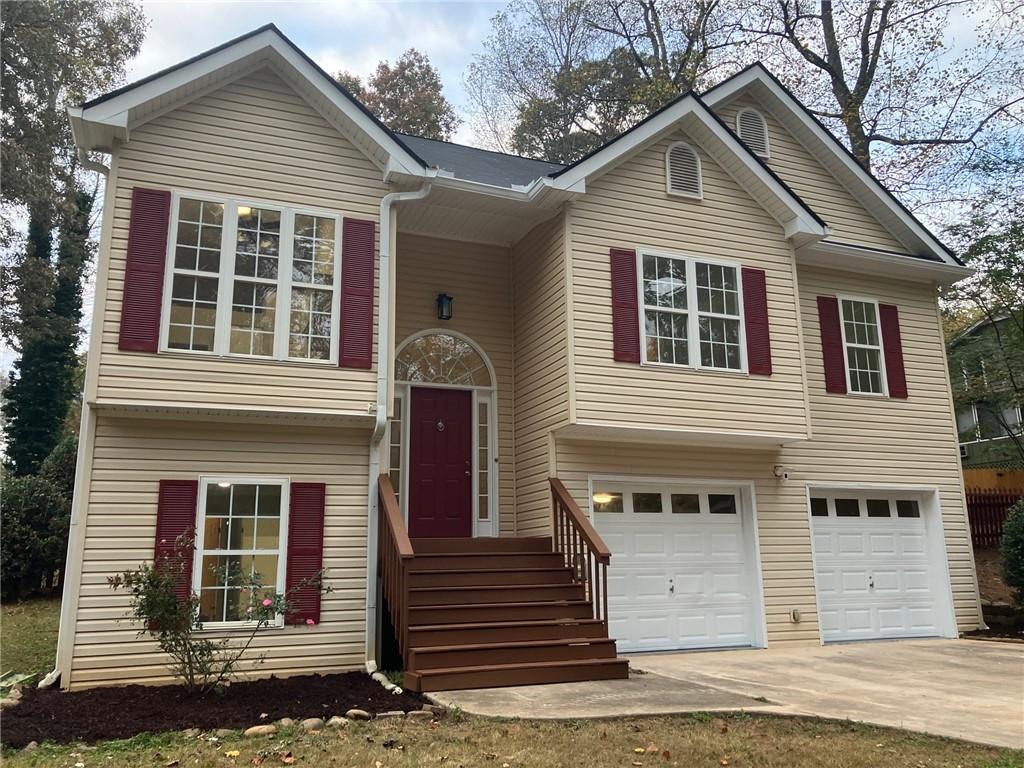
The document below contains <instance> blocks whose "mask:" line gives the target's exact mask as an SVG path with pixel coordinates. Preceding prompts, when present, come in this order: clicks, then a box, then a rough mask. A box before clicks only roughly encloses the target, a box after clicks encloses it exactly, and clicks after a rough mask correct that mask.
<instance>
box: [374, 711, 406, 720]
mask: <svg viewBox="0 0 1024 768" xmlns="http://www.w3.org/2000/svg"><path fill="white" fill-rule="evenodd" d="M393 717H405V712H403V711H402V710H400V709H395V710H392V711H391V712H381V713H380V714H379V715H377V719H378V720H388V719H390V718H393Z"/></svg>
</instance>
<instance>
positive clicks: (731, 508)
mask: <svg viewBox="0 0 1024 768" xmlns="http://www.w3.org/2000/svg"><path fill="white" fill-rule="evenodd" d="M593 508H594V522H595V527H596V528H597V530H598V532H599V533H600V534H601V537H602V538H603V539H604V541H605V543H606V544H607V545H608V547H609V549H610V550H611V552H612V561H611V567H610V568H609V570H608V597H609V609H608V612H609V632H610V634H611V636H612V637H614V638H615V639H616V641H617V643H618V649H619V651H621V652H625V653H629V652H633V651H661V650H675V649H692V648H722V647H733V646H749V645H753V644H754V643H755V637H756V636H757V634H758V622H759V616H760V614H759V612H758V611H755V605H759V602H760V601H759V600H756V599H755V593H756V589H755V586H754V585H755V584H756V581H755V574H756V568H755V565H754V562H755V557H754V556H753V555H752V553H751V549H752V544H753V535H752V534H753V532H752V531H751V530H748V529H749V528H750V526H751V523H750V520H749V517H748V514H746V513H745V512H744V504H743V496H742V493H741V491H740V489H737V488H728V487H722V488H707V487H705V488H688V487H680V486H675V485H673V486H669V487H664V486H659V485H655V484H651V485H625V484H617V483H613V482H598V481H596V480H595V481H594V498H593ZM755 617H757V618H756V619H755Z"/></svg>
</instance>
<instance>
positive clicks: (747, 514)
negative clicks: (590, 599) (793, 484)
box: [585, 473, 768, 648]
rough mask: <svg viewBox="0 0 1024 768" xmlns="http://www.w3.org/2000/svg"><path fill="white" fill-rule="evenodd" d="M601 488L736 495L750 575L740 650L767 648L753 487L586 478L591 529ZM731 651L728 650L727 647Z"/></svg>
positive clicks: (726, 481)
mask: <svg viewBox="0 0 1024 768" xmlns="http://www.w3.org/2000/svg"><path fill="white" fill-rule="evenodd" d="M601 484H611V485H618V486H625V487H627V488H628V489H630V490H641V491H642V490H643V489H644V488H647V489H649V490H653V489H654V488H657V489H661V490H669V491H674V490H677V489H683V490H691V491H695V490H698V491H704V492H707V491H708V490H709V489H711V492H712V493H713V492H714V490H716V489H721V490H725V489H729V490H732V491H735V492H736V494H737V501H738V505H739V508H738V509H737V512H738V513H739V515H740V516H741V519H742V523H741V524H742V528H743V548H744V551H743V557H744V560H745V561H746V562H747V563H749V566H750V574H751V582H752V583H751V585H750V590H751V600H750V615H749V620H750V626H751V636H750V644H749V645H744V646H737V647H744V648H765V647H767V637H768V627H767V616H766V612H765V601H764V572H763V570H762V567H761V543H760V540H759V531H758V520H757V495H756V490H755V488H756V485H755V483H754V482H753V481H751V480H737V479H732V478H721V477H715V478H692V477H677V476H664V475H653V476H651V475H644V476H641V475H620V474H608V473H595V474H590V475H589V476H588V479H587V505H586V507H585V509H586V511H587V516H588V517H589V518H590V521H591V523H592V524H594V526H595V528H596V527H597V522H598V521H597V520H596V518H595V514H594V500H593V499H594V492H595V487H596V486H598V485H601ZM611 567H612V568H614V567H615V557H614V554H613V556H612V563H611ZM727 647H731V646H727Z"/></svg>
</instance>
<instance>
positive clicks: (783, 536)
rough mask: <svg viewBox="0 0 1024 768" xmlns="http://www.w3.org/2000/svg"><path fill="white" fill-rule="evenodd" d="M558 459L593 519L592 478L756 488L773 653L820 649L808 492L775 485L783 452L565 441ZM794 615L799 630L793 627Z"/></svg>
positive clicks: (562, 473)
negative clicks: (786, 648) (792, 646)
mask: <svg viewBox="0 0 1024 768" xmlns="http://www.w3.org/2000/svg"><path fill="white" fill-rule="evenodd" d="M557 457H558V476H559V477H560V478H561V479H562V481H563V482H564V483H565V484H566V487H567V488H568V489H569V491H570V493H572V495H573V498H575V499H576V502H577V503H578V504H579V505H580V508H581V509H583V510H584V511H586V512H588V513H589V511H590V506H591V505H590V498H589V485H588V483H589V478H590V476H591V475H592V474H597V475H633V476H636V477H645V478H654V477H658V478H662V477H663V478H674V479H679V480H733V481H738V482H752V483H754V496H755V504H756V507H757V531H758V539H759V544H760V555H761V574H762V578H763V583H764V611H765V622H766V625H767V630H768V637H767V640H768V645H769V646H776V645H782V644H786V643H817V642H818V641H819V636H818V615H817V604H816V601H815V592H814V569H813V566H812V561H811V536H810V529H809V524H808V513H807V496H806V489H805V487H804V486H803V485H802V484H801V482H800V481H799V480H791V481H789V482H786V483H781V482H779V481H778V480H776V479H775V477H774V476H773V474H772V467H773V466H774V465H775V464H777V463H779V461H780V453H779V452H778V451H776V450H765V451H743V450H736V449H734V448H718V449H716V448H711V447H702V448H699V449H694V448H684V447H680V446H671V445H653V444H651V445H636V444H629V443H618V444H611V443H591V442H574V441H566V440H560V441H559V442H558V448H557ZM611 568H612V569H613V570H614V569H615V557H614V555H613V556H612V561H611ZM794 608H796V609H798V610H799V611H800V615H801V621H800V623H799V624H795V623H793V622H792V621H791V620H790V611H791V610H792V609H794Z"/></svg>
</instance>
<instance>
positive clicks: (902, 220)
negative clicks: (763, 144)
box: [703, 62, 963, 266]
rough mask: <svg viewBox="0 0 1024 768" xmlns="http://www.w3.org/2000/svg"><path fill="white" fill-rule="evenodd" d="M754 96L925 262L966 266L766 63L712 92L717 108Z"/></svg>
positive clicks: (709, 96)
mask: <svg viewBox="0 0 1024 768" xmlns="http://www.w3.org/2000/svg"><path fill="white" fill-rule="evenodd" d="M740 94H749V95H751V96H753V98H754V99H755V100H757V101H758V102H760V103H761V104H762V106H764V107H765V108H766V109H767V110H768V111H769V112H771V113H772V115H773V116H774V117H775V118H776V119H777V120H778V121H779V122H780V123H781V124H782V125H783V126H784V127H785V128H786V129H787V130H788V131H789V132H790V133H791V134H792V135H793V136H794V138H796V140H797V141H799V142H800V143H801V144H803V145H804V146H805V147H806V148H807V149H808V151H809V152H810V153H811V154H812V155H813V156H814V157H815V159H816V160H818V162H820V163H821V164H822V165H823V166H824V167H825V168H826V169H827V170H828V171H829V172H830V173H832V175H833V176H835V177H836V179H838V180H839V182H840V183H841V184H843V185H844V186H845V187H846V188H847V189H848V190H849V191H850V192H851V194H853V195H854V197H855V198H857V199H858V200H859V202H860V203H861V204H862V205H864V207H865V208H866V209H867V210H868V211H869V212H870V213H871V214H872V215H874V216H875V217H876V218H877V219H878V220H879V222H880V223H881V224H882V225H883V226H884V227H886V228H887V229H888V230H889V231H891V232H892V233H893V234H894V235H895V236H896V237H897V239H899V240H900V241H901V242H903V243H904V244H905V245H906V246H907V247H908V248H909V249H910V250H912V251H913V252H914V254H915V255H916V256H918V257H919V258H926V259H927V258H930V259H931V260H934V261H938V262H941V263H944V264H951V265H956V266H963V262H962V261H960V260H959V259H958V258H957V257H956V256H955V254H953V252H952V251H951V250H950V249H949V248H947V247H946V246H945V245H943V243H942V242H940V241H939V239H938V238H936V237H935V235H933V234H932V233H931V232H930V231H929V230H928V228H927V227H925V225H924V224H922V223H921V222H920V221H918V220H917V218H916V217H915V216H914V214H913V213H911V212H910V211H909V210H908V209H907V207H906V206H905V205H903V203H901V202H900V201H899V200H898V199H897V198H896V196H895V195H893V193H892V192H890V191H889V190H888V189H887V188H886V187H885V185H884V184H882V182H880V181H879V180H878V179H876V178H875V177H874V176H873V175H872V174H871V173H870V172H869V171H867V170H866V169H865V168H864V167H863V166H862V165H861V164H860V163H859V162H857V160H856V159H855V158H854V156H853V155H852V154H851V153H850V151H849V150H848V149H847V148H846V147H845V146H844V145H843V143H842V142H841V141H839V139H838V138H836V137H835V136H834V135H833V134H832V132H831V131H829V130H828V128H826V127H825V125H824V124H823V123H822V122H821V121H820V120H819V119H818V118H817V117H816V116H815V115H813V114H812V113H811V112H810V110H809V109H807V107H805V106H804V105H803V104H802V103H801V102H800V100H799V99H797V98H796V96H794V95H793V93H792V92H791V91H790V90H789V89H788V88H786V86H784V85H783V84H782V83H781V82H780V81H779V79H778V78H777V77H775V75H773V74H772V73H771V72H770V71H769V70H768V68H767V67H765V66H764V65H763V64H762V63H761V62H756V63H754V64H751V65H750V66H748V67H746V68H745V69H743V70H741V71H740V72H738V73H737V74H735V75H733V76H732V77H730V78H728V79H726V80H723V81H722V82H721V83H719V84H718V85H716V86H714V87H713V88H710V89H708V90H707V91H706V92H705V93H704V95H703V98H704V100H705V101H706V102H707V103H708V104H709V105H710V106H712V107H716V106H719V105H720V104H724V103H726V102H728V101H730V100H731V99H733V98H736V97H737V96H739V95H740Z"/></svg>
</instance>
